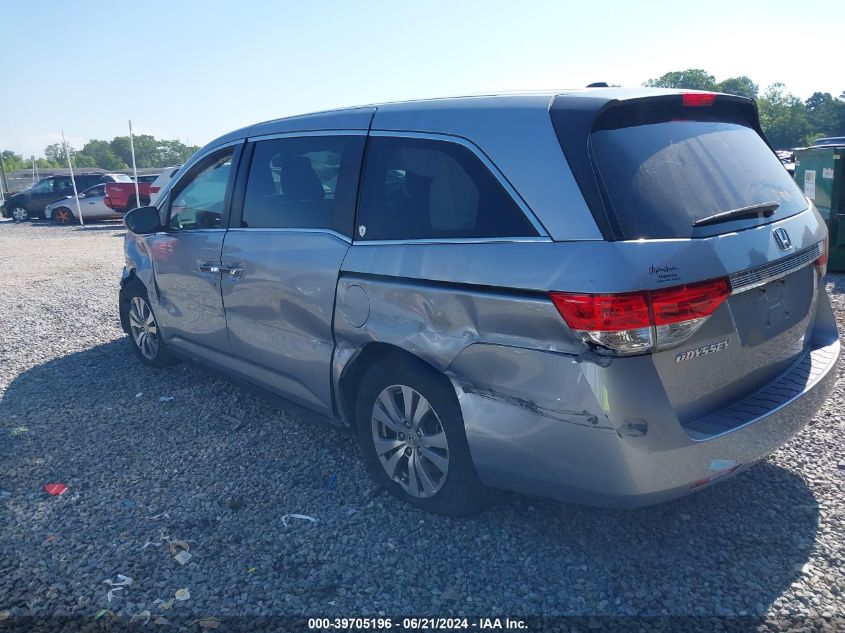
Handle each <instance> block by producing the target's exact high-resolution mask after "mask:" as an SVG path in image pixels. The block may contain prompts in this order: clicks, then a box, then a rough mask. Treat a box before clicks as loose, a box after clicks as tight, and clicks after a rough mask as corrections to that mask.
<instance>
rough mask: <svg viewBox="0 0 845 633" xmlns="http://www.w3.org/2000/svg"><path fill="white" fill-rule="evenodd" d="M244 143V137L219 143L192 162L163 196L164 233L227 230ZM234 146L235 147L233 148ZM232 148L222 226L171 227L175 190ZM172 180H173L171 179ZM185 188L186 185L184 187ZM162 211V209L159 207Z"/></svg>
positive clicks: (221, 220) (178, 189)
mask: <svg viewBox="0 0 845 633" xmlns="http://www.w3.org/2000/svg"><path fill="white" fill-rule="evenodd" d="M243 145H244V139H239V140H237V141H233V142H231V143H226V144H224V145H218V146H216V147H214V148H212V149H211V150H209V151H208V152H206V153H205V154H203V155H202V156H199V157H198V158H197V159H196V160H194V161H192V162H191V167H190V169H188V170H187V171H186V172H184V173H183V174H182V175H181V176H180V177H179V179H178V180H177V181H176V182H173V184H172V185H171V186H170V187H169V188H168V190H167V192H166V193H167V195H166V197H165V196H164V195H162V196H161V198H162V201H163V202H165V209H164V210H165V214H164V218H163V222H162V226H163V227H164V231H163V232H164V233H169V234H177V233H198V232H201V231H206V232H212V231H225V230H226V227H227V226H228V224H229V217H230V216H231V212H230V211H231V206H232V194H233V193H234V188H235V183H236V182H237V178H238V175H239V169H238V168H239V166H240V162H241V154H242V152H243ZM232 148H233V149H232ZM230 149H232V173H231V174H229V181H228V182H227V183H226V194H225V196H224V197H223V213H222V215H221V218H220V226H219V227H216V228H205V229H178V230H174V229H171V228H170V218H171V214H172V210H173V192H174V191H176V192H177V193H178V192H179V191H181V189H180V188H179V187H180V186H181V185H182V183H183V182H184V181H185V180H190V179H192V178H193V177H194V176H196V175H197V174H198V173H199V172H200V171H202V170H203V169H204V168H205V167H206V166H207V165H208V162H209V161H211V160H213V159H215V158H216V157H218V156H219V155H222V154H224V153H228V151H229V150H230ZM171 182H172V181H171ZM183 188H184V187H183ZM159 212H161V209H159Z"/></svg>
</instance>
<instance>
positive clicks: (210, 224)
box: [169, 149, 234, 231]
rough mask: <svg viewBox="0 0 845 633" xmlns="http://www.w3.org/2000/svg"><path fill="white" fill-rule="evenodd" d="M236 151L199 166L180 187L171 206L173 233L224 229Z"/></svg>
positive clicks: (170, 223)
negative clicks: (225, 211) (227, 194)
mask: <svg viewBox="0 0 845 633" xmlns="http://www.w3.org/2000/svg"><path fill="white" fill-rule="evenodd" d="M233 151H234V150H231V149H230V150H227V151H226V152H224V153H222V154H217V155H216V156H214V157H212V158H210V159H208V160H206V161H204V162H203V163H200V165H199V167H198V168H197V169H196V170H195V171H194V172H193V174H188V175H187V176H186V177H185V179H184V180H183V181H181V182H179V183H178V184H177V186H176V189H175V190H174V191H175V193H174V194H173V195H172V200H173V202H172V204H171V206H170V222H169V227H170V229H171V230H174V231H175V230H180V229H214V228H220V227H221V226H222V224H223V213H224V206H225V204H226V190H227V188H228V185H229V175H230V174H231V171H232V155H233Z"/></svg>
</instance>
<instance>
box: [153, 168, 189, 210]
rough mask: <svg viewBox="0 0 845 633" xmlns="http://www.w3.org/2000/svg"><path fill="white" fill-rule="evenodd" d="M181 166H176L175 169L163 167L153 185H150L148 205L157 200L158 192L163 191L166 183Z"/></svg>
mask: <svg viewBox="0 0 845 633" xmlns="http://www.w3.org/2000/svg"><path fill="white" fill-rule="evenodd" d="M181 166H182V165H176V166H175V167H165V168H164V169H163V170H162V172H161V173H160V174H159V175H158V178H156V179H155V180H154V181H153V183H152V184H151V185H150V204H155V201H156V198H158V194H159V192H160V191H161V190H162V189H164V187H165V186H166V185H167V183H169V182H170V179H171V178H173V176H175V175H176V172H177V171H179V168H180V167H181Z"/></svg>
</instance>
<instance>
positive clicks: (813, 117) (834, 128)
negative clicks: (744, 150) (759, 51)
mask: <svg viewBox="0 0 845 633" xmlns="http://www.w3.org/2000/svg"><path fill="white" fill-rule="evenodd" d="M643 85H644V86H650V87H656V88H685V89H687V90H715V91H718V92H726V93H729V94H735V95H740V96H743V97H750V98H752V99H755V100H756V101H757V109H758V110H759V111H760V126H761V127H762V128H763V132H765V134H766V137H767V138H768V139H769V143H771V144H772V146H774V147H775V148H777V149H789V148H791V147H803V146H806V145H810V144H811V143H812V142H813V141H814V140H816V139H817V138H819V137H822V136H845V90H843V91H842V92H841V93H840V94H839V96H837V97H834V96H833V95H831V94H830V93H829V92H814V93H813V94H812V95H811V96H810V98H809V99H807V100H805V101H802V100H801V99H800V98H799V97H797V96H795V95H794V94H792V93H791V92H789V91H788V90H787V89H786V86H785V85H784V84H782V83H774V84H772V85H771V86H769V87H768V88H766V91H765V92H764V93H763V94H762V95H761V94H759V86H758V85H757V84H756V83H754V82H753V81H752V80H751V79H750V78H749V77H746V76H744V75H743V76H740V77H729V78H727V79H724V80H722V81H718V82H717V81H716V77H714V76H713V75H711V74H710V73H708V72H707V71H706V70H702V69H701V68H688V69H687V70H676V71H672V72H668V73H666V74H665V75H663V76H661V77H658V78H657V79H649V80H648V81H646V82H645V83H644V84H643Z"/></svg>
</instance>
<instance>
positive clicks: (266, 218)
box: [241, 136, 364, 235]
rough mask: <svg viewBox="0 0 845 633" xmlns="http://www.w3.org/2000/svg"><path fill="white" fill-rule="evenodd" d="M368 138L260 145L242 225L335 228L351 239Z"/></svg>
mask: <svg viewBox="0 0 845 633" xmlns="http://www.w3.org/2000/svg"><path fill="white" fill-rule="evenodd" d="M363 145H364V137H363V136H303V137H296V138H280V139H272V140H268V141H259V142H258V143H256V144H255V152H254V153H253V156H252V162H251V164H250V169H249V178H248V180H247V188H246V196H245V198H244V209H243V218H242V220H241V226H243V227H248V228H313V229H332V230H335V231H338V232H340V233H343V234H345V235H350V234H351V230H352V224H353V222H354V215H355V192H356V189H357V186H358V171H359V169H360V166H361V153H362V148H363Z"/></svg>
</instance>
